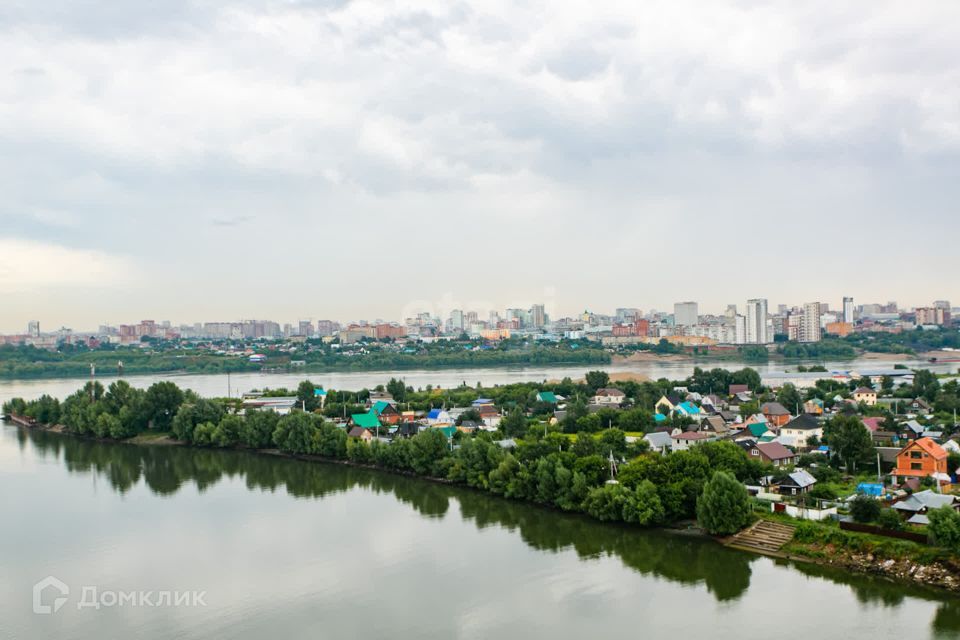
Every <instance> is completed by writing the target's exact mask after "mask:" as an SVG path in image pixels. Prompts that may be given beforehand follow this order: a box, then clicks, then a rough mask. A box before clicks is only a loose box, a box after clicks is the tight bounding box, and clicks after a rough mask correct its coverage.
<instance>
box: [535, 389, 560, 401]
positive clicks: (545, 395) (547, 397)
mask: <svg viewBox="0 0 960 640" xmlns="http://www.w3.org/2000/svg"><path fill="white" fill-rule="evenodd" d="M561 399H562V398H561V396H558V395H556V394H555V393H554V392H553V391H540V392H538V393H537V402H543V403H546V404H558V403H559V402H560V400H561Z"/></svg>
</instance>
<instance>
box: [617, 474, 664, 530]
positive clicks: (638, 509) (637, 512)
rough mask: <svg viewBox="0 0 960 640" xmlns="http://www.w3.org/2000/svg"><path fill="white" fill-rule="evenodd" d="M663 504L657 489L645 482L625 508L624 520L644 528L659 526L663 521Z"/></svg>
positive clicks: (639, 486)
mask: <svg viewBox="0 0 960 640" xmlns="http://www.w3.org/2000/svg"><path fill="white" fill-rule="evenodd" d="M663 516H664V511H663V504H662V503H661V502H660V496H659V495H657V487H656V486H655V485H654V484H653V483H652V482H650V481H649V480H644V481H642V482H641V483H640V484H638V485H637V488H636V489H634V491H633V495H632V496H630V498H629V499H628V500H627V503H626V504H625V505H624V507H623V519H624V520H625V521H627V522H635V523H637V524H639V525H643V526H645V527H646V526H651V525H655V524H659V523H660V522H662V521H663Z"/></svg>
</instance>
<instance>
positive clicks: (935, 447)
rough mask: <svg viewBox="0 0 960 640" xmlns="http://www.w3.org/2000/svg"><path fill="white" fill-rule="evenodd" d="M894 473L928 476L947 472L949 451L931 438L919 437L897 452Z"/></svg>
mask: <svg viewBox="0 0 960 640" xmlns="http://www.w3.org/2000/svg"><path fill="white" fill-rule="evenodd" d="M893 473H894V475H896V476H898V477H901V478H926V477H927V476H932V475H933V474H943V475H946V474H947V452H946V450H945V449H944V448H943V447H941V446H940V445H939V444H937V443H936V442H934V441H933V440H932V439H930V438H918V439H916V440H914V441H913V442H911V443H910V444H908V445H907V446H905V447H904V448H903V449H902V450H901V451H900V453H898V454H897V469H896V471H894V472H893Z"/></svg>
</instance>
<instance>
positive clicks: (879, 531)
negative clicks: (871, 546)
mask: <svg viewBox="0 0 960 640" xmlns="http://www.w3.org/2000/svg"><path fill="white" fill-rule="evenodd" d="M840 528H841V529H843V530H845V531H858V532H860V533H872V534H873V535H875V536H885V537H887V538H899V539H900V540H910V541H912V542H919V543H920V544H927V543H928V540H927V536H925V535H923V534H922V533H913V532H912V531H894V530H893V529H884V528H883V527H876V526H874V525H872V524H861V523H859V522H850V521H847V520H841V521H840Z"/></svg>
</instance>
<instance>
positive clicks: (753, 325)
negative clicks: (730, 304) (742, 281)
mask: <svg viewBox="0 0 960 640" xmlns="http://www.w3.org/2000/svg"><path fill="white" fill-rule="evenodd" d="M746 333H747V344H767V343H768V342H770V339H769V337H768V336H767V300H766V299H765V298H756V299H753V300H747V332H746Z"/></svg>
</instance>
